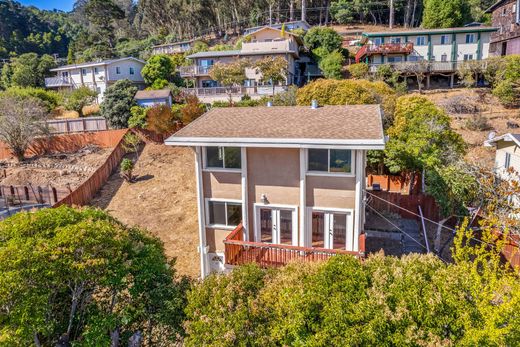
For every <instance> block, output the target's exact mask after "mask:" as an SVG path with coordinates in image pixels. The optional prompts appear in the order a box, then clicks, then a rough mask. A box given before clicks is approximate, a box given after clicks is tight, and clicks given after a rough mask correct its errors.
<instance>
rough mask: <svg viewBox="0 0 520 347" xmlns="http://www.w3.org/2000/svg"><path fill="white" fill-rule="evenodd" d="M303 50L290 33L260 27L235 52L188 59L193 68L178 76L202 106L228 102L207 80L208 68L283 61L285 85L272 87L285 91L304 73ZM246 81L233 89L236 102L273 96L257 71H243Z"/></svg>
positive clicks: (223, 92)
mask: <svg viewBox="0 0 520 347" xmlns="http://www.w3.org/2000/svg"><path fill="white" fill-rule="evenodd" d="M302 46H303V42H302V40H301V38H300V37H299V36H297V35H295V34H292V33H291V32H289V31H282V30H279V29H276V28H272V27H263V28H261V29H259V30H257V31H255V32H253V33H251V34H249V35H247V36H245V37H244V40H243V42H242V47H241V48H240V49H238V50H229V51H207V52H198V53H194V54H191V55H188V56H187V58H188V59H191V60H192V61H193V65H190V66H185V67H181V68H180V71H179V72H180V75H181V77H183V78H186V79H190V80H192V81H193V83H194V88H188V89H186V91H187V92H189V93H193V94H196V95H197V96H198V97H199V99H201V101H203V102H207V103H211V102H213V101H217V100H228V99H229V96H228V89H226V88H224V87H222V86H221V85H220V84H219V83H218V82H217V81H214V80H212V79H211V77H210V76H209V71H210V70H211V67H212V66H213V65H214V64H216V63H224V64H227V63H231V62H233V61H236V60H237V59H248V60H249V61H250V62H251V64H254V63H255V62H256V61H258V60H260V59H263V58H265V57H277V56H279V57H283V58H284V59H286V60H287V76H286V79H285V81H284V82H282V83H280V84H279V85H277V86H276V87H275V92H280V91H283V90H285V89H286V86H287V85H291V84H297V82H298V79H299V78H300V77H301V76H302V74H303V71H302V70H301V68H300V64H299V63H298V59H299V57H300V48H301V47H302ZM246 76H247V80H246V81H245V82H244V85H241V86H236V87H235V88H233V94H234V97H235V99H240V97H242V96H243V95H245V94H248V95H249V96H251V97H253V98H258V97H260V96H262V95H266V94H271V93H272V92H273V88H272V85H271V84H270V83H262V82H260V79H261V75H260V74H258V73H256V69H254V68H247V69H246Z"/></svg>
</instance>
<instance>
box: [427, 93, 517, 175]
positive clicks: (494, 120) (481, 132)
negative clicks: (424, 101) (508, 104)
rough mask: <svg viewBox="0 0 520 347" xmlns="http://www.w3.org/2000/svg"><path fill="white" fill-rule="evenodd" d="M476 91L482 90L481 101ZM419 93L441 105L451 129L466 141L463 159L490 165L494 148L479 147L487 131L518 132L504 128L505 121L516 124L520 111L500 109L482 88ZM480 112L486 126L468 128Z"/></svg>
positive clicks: (486, 165) (485, 138) (506, 126)
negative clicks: (465, 152) (448, 118)
mask: <svg viewBox="0 0 520 347" xmlns="http://www.w3.org/2000/svg"><path fill="white" fill-rule="evenodd" d="M480 91H482V92H484V93H485V94H484V95H485V96H484V97H483V99H482V101H481V100H479V98H480V96H479V92H480ZM423 95H424V96H426V97H427V98H428V99H430V100H431V101H433V102H434V103H435V104H437V105H438V106H440V107H442V108H444V109H445V110H446V111H447V112H448V114H449V115H450V116H451V118H452V120H453V121H452V126H453V128H454V129H455V130H456V131H457V132H458V133H459V134H460V135H461V136H462V137H463V139H464V141H465V142H466V143H467V144H468V153H467V155H466V159H467V160H468V161H469V162H471V163H477V162H478V163H479V164H480V165H482V166H484V167H486V168H492V167H493V161H494V157H495V151H494V149H493V148H486V147H484V146H483V143H484V141H485V140H487V138H488V135H489V134H490V132H492V131H494V132H495V133H496V134H498V135H500V134H504V133H507V132H515V131H516V132H518V130H517V129H516V128H508V125H507V123H508V122H509V123H510V125H513V126H514V124H516V125H519V126H520V111H519V110H518V109H506V108H504V107H503V106H502V105H500V103H499V102H498V100H497V99H496V98H495V97H494V96H492V95H491V94H490V93H489V91H487V90H485V89H451V90H428V91H425V92H424V94H423ZM453 108H458V109H460V112H454V110H453ZM468 111H471V112H468ZM480 114H481V115H482V117H483V118H485V120H486V121H487V125H486V126H484V125H482V126H481V127H480V129H470V128H471V126H468V122H469V121H471V120H472V119H473V117H478V116H479V115H480Z"/></svg>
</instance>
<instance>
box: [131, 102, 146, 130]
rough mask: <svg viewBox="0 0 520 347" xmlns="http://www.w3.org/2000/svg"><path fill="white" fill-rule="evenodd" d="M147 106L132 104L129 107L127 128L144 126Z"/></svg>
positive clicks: (142, 127)
mask: <svg viewBox="0 0 520 347" xmlns="http://www.w3.org/2000/svg"><path fill="white" fill-rule="evenodd" d="M147 110H148V108H146V107H141V106H132V108H131V109H130V114H131V116H130V118H128V127H129V128H141V129H144V128H146V112H147Z"/></svg>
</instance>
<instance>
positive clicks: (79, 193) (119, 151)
mask: <svg viewBox="0 0 520 347" xmlns="http://www.w3.org/2000/svg"><path fill="white" fill-rule="evenodd" d="M128 131H129V130H128V129H125V130H124V131H121V133H120V137H119V142H118V143H117V145H116V146H115V148H114V150H113V151H112V153H110V155H109V156H108V158H107V160H106V161H105V162H104V163H103V165H101V166H100V167H99V168H98V169H97V170H96V171H94V173H92V175H90V177H89V178H88V179H87V180H86V181H85V182H83V183H82V184H81V185H80V186H79V187H78V188H76V189H75V190H74V191H72V192H71V193H70V194H69V195H67V196H66V197H65V198H63V199H61V200H60V201H58V202H57V203H56V204H54V206H53V207H58V206H61V205H69V206H72V205H77V206H82V205H86V204H87V203H88V202H89V201H90V200H91V199H92V198H93V197H94V195H95V194H96V193H97V192H98V191H99V189H101V187H102V186H103V185H104V184H105V183H106V182H107V180H108V178H109V177H110V175H111V174H112V172H113V171H114V169H115V168H116V167H117V166H118V165H119V163H120V162H121V159H122V158H123V156H124V155H125V153H126V150H125V149H124V139H123V137H124V135H125V134H126V133H127V132H128Z"/></svg>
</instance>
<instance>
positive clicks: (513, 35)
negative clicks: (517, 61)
mask: <svg viewBox="0 0 520 347" xmlns="http://www.w3.org/2000/svg"><path fill="white" fill-rule="evenodd" d="M519 6H520V2H519V1H518V0H510V1H506V2H504V4H503V5H502V6H499V7H497V8H496V9H495V10H494V11H493V12H492V15H491V22H492V25H493V26H494V27H497V28H499V30H498V31H497V32H495V33H493V34H491V46H490V52H491V53H492V54H493V55H509V54H520V23H516V17H517V11H519V10H520V9H519V8H518V7H519ZM503 44H504V45H503ZM504 48H505V51H503V49H504Z"/></svg>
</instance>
